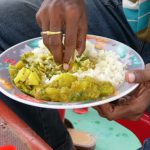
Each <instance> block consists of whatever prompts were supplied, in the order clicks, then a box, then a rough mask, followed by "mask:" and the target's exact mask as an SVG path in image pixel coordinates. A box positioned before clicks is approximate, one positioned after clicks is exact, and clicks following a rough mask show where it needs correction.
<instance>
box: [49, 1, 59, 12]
mask: <svg viewBox="0 0 150 150" xmlns="http://www.w3.org/2000/svg"><path fill="white" fill-rule="evenodd" d="M61 6H62V4H61V3H60V1H58V0H54V1H53V2H52V3H51V5H49V8H50V10H59V9H60V8H61Z"/></svg>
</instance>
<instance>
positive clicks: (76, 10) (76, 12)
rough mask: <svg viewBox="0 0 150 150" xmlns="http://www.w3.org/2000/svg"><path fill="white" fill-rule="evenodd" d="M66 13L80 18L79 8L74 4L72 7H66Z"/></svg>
mask: <svg viewBox="0 0 150 150" xmlns="http://www.w3.org/2000/svg"><path fill="white" fill-rule="evenodd" d="M66 11H67V13H68V15H70V16H72V17H78V16H79V12H80V10H79V6H78V5H77V4H72V5H67V6H66Z"/></svg>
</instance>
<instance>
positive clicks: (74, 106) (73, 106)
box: [0, 34, 145, 109]
mask: <svg viewBox="0 0 150 150" xmlns="http://www.w3.org/2000/svg"><path fill="white" fill-rule="evenodd" d="M87 36H92V37H94V38H96V37H97V38H105V39H108V40H111V41H114V42H118V43H120V44H122V45H125V46H127V47H129V48H130V49H131V50H133V51H134V53H135V54H136V55H137V56H138V57H139V59H140V61H141V63H142V68H141V69H144V68H145V63H144V61H143V59H142V57H141V56H140V54H139V53H138V52H136V51H135V50H134V49H133V48H131V47H130V46H128V45H126V44H124V43H121V42H119V41H117V40H114V39H111V38H107V37H102V36H98V35H93V34H87ZM38 39H39V40H40V39H42V37H36V38H32V39H29V40H26V41H23V42H20V43H18V44H16V45H14V46H12V47H10V48H8V49H6V50H5V51H4V52H2V53H1V54H0V58H1V57H2V56H3V55H5V53H7V51H9V50H10V49H13V48H15V47H16V46H19V45H22V44H24V43H28V42H30V41H33V40H38ZM138 86H139V83H136V84H134V85H133V86H132V87H131V88H129V89H128V90H126V91H125V92H123V93H121V94H119V95H116V96H113V97H110V98H108V99H106V100H98V99H97V100H96V101H93V102H92V101H91V102H90V103H85V104H82V103H79V104H77V103H60V102H55V103H56V104H55V105H54V104H53V105H50V103H51V102H50V101H45V102H49V103H36V102H32V101H28V100H25V99H22V98H19V97H17V96H14V95H12V94H10V93H9V92H7V91H6V90H4V89H3V88H2V87H0V92H2V93H3V94H4V95H6V96H8V97H9V98H11V99H12V100H15V101H18V102H20V103H23V104H27V105H30V106H35V107H40V108H51V109H77V108H86V107H93V106H98V105H102V104H106V103H109V102H112V101H115V100H118V99H119V98H121V97H123V96H125V95H127V94H129V93H131V92H132V91H133V90H135V89H136V88H137V87H138ZM24 94H25V93H24ZM25 95H27V94H25ZM52 103H54V102H52ZM57 103H58V105H57Z"/></svg>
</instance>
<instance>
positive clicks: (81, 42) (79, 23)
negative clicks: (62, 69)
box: [36, 0, 87, 64]
mask: <svg viewBox="0 0 150 150" xmlns="http://www.w3.org/2000/svg"><path fill="white" fill-rule="evenodd" d="M36 19H37V22H38V24H39V26H40V27H41V28H42V31H52V32H58V31H63V32H64V34H65V40H64V44H62V34H59V35H53V36H47V35H43V41H44V44H45V45H46V47H47V48H48V49H49V50H50V51H51V53H52V54H53V56H54V59H55V61H56V62H57V63H59V64H62V63H63V64H68V63H69V61H70V59H71V58H72V57H73V55H74V51H75V49H76V50H77V51H78V53H79V54H81V53H82V52H83V51H84V49H85V39H86V32H87V19H86V11H85V3H84V0H44V1H43V3H42V5H41V7H40V9H39V11H38V12H37V15H36Z"/></svg>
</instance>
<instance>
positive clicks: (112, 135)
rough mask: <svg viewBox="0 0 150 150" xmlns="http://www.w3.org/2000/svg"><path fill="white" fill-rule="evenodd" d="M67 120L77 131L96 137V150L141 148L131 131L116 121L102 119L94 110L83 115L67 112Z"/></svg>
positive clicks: (133, 149) (132, 149) (131, 149)
mask: <svg viewBox="0 0 150 150" xmlns="http://www.w3.org/2000/svg"><path fill="white" fill-rule="evenodd" d="M66 118H67V119H69V120H70V121H71V122H72V123H73V125H74V127H75V128H76V129H78V130H81V131H87V132H89V133H91V134H92V135H94V136H95V137H96V150H137V149H138V148H139V147H141V143H140V141H139V140H138V138H137V137H136V136H135V135H134V134H133V133H132V132H131V131H130V130H128V129H127V128H125V127H123V126H122V125H120V124H118V123H117V122H115V121H108V120H107V119H105V118H102V117H100V116H99V115H98V114H97V112H96V111H95V110H94V109H89V112H88V113H87V114H83V115H78V114H76V113H74V112H73V111H72V110H67V111H66Z"/></svg>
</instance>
